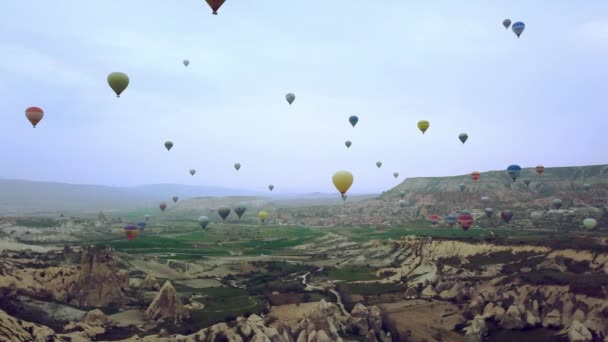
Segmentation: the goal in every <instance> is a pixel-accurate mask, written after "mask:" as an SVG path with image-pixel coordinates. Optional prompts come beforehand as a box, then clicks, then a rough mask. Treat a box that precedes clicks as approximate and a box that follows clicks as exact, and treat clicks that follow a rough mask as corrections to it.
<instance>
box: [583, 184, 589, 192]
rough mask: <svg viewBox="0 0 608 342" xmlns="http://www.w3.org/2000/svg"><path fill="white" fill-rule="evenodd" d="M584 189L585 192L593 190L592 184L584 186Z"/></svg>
mask: <svg viewBox="0 0 608 342" xmlns="http://www.w3.org/2000/svg"><path fill="white" fill-rule="evenodd" d="M583 189H585V191H589V190H591V184H587V183H585V184H583Z"/></svg>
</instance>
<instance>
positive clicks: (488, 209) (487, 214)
mask: <svg viewBox="0 0 608 342" xmlns="http://www.w3.org/2000/svg"><path fill="white" fill-rule="evenodd" d="M483 212H484V213H485V214H486V216H487V217H492V214H494V209H492V208H485V209H484V210H483Z"/></svg>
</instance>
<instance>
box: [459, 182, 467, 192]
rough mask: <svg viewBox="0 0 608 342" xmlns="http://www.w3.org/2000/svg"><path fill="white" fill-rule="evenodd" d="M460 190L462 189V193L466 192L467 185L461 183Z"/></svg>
mask: <svg viewBox="0 0 608 342" xmlns="http://www.w3.org/2000/svg"><path fill="white" fill-rule="evenodd" d="M458 188H459V189H460V192H464V189H466V188H467V185H466V184H464V183H460V184H458Z"/></svg>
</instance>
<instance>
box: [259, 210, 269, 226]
mask: <svg viewBox="0 0 608 342" xmlns="http://www.w3.org/2000/svg"><path fill="white" fill-rule="evenodd" d="M258 217H259V218H260V221H262V223H264V221H265V220H266V217H268V213H267V212H265V211H260V212H259V213H258Z"/></svg>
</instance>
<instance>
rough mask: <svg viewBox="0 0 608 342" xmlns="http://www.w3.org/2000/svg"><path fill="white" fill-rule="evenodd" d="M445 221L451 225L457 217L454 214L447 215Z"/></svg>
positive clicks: (456, 220)
mask: <svg viewBox="0 0 608 342" xmlns="http://www.w3.org/2000/svg"><path fill="white" fill-rule="evenodd" d="M445 222H446V223H447V224H448V225H449V226H450V227H453V226H454V225H455V224H456V222H458V217H457V216H456V215H448V216H446V218H445Z"/></svg>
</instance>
